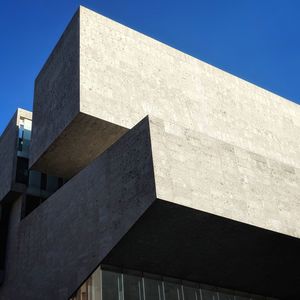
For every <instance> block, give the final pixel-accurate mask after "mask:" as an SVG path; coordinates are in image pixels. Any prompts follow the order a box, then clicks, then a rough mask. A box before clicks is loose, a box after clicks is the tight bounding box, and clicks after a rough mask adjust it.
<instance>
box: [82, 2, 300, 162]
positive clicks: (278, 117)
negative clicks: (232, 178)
mask: <svg viewBox="0 0 300 300" xmlns="http://www.w3.org/2000/svg"><path fill="white" fill-rule="evenodd" d="M80 110H81V111H82V112H85V113H87V114H91V115H93V116H96V117H99V118H101V119H103V120H107V121H110V122H112V123H115V124H118V125H122V126H124V127H127V128H131V127H132V126H133V125H134V124H136V123H137V122H138V121H139V120H140V119H142V118H143V117H144V116H145V115H148V114H149V115H152V116H154V117H157V118H160V119H163V120H166V121H168V122H170V123H173V124H176V125H178V126H181V127H184V128H187V129H189V130H192V131H195V132H202V133H205V134H207V135H209V136H211V137H213V138H216V139H219V140H221V141H224V142H227V143H230V144H232V145H233V146H237V147H240V148H243V149H245V150H247V151H251V152H254V153H257V154H259V155H263V156H265V157H269V158H270V159H276V160H278V161H280V162H283V163H286V164H290V165H294V166H295V167H298V168H299V167H300V143H299V139H300V106H299V105H297V104H295V103H292V102H290V101H287V100H286V99H284V98H282V97H279V96H277V95H275V94H272V93H270V92H268V91H266V90H264V89H261V88H259V87H257V86H255V85H253V84H250V83H248V82H246V81H244V80H242V79H239V78H237V77H235V76H233V75H231V74H228V73H226V72H223V71H221V70H219V69H217V68H215V67H213V66H210V65H208V64H206V63H204V62H202V61H200V60H198V59H195V58H193V57H191V56H189V55H187V54H184V53H182V52H180V51H178V50H175V49H173V48H171V47H168V46H166V45H164V44H162V43H160V42H158V41H155V40H153V39H151V38H149V37H147V36H145V35H142V34H140V33H138V32H136V31H134V30H132V29H130V28H127V27H125V26H123V25H120V24H118V23H116V22H114V21H112V20H109V19H107V18H105V17H103V16H101V15H99V14H97V13H95V12H92V11H90V10H88V9H85V8H81V9H80Z"/></svg>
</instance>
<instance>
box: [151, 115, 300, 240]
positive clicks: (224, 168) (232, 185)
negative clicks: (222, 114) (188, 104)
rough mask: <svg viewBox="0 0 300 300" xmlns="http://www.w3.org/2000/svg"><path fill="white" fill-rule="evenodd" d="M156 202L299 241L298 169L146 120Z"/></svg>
mask: <svg viewBox="0 0 300 300" xmlns="http://www.w3.org/2000/svg"><path fill="white" fill-rule="evenodd" d="M150 132H151V133H150V134H151V144H152V153H153V164H154V174H155V184H156V193H157V197H158V198H159V199H163V200H167V201H170V202H174V203H177V204H180V205H184V206H187V207H191V208H194V209H198V210H201V211H206V212H210V213H212V214H215V215H219V216H224V217H227V218H230V219H233V220H237V221H240V222H244V223H248V224H252V225H255V226H258V227H262V228H265V229H269V230H273V231H277V232H280V233H284V234H287V235H291V236H295V237H298V238H299V237H300V218H299V216H300V169H299V168H297V167H295V166H294V165H290V164H286V163H283V162H280V161H278V160H274V159H271V158H270V157H268V156H263V155H260V154H257V153H255V152H252V151H248V150H245V149H243V148H240V147H238V146H234V145H232V144H230V143H226V142H224V141H221V140H219V139H215V138H213V137H211V136H208V135H206V134H203V133H200V132H196V131H192V130H189V129H187V128H184V127H183V126H179V125H174V124H172V123H170V122H167V121H165V120H161V119H157V118H150Z"/></svg>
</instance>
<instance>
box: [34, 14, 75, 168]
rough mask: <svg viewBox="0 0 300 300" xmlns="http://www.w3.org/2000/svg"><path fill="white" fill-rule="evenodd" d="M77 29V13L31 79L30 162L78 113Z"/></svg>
mask: <svg viewBox="0 0 300 300" xmlns="http://www.w3.org/2000/svg"><path fill="white" fill-rule="evenodd" d="M78 30H79V20H78V14H75V16H74V17H73V19H72V20H71V22H70V24H69V25H68V27H67V29H66V30H65V32H64V34H63V35H62V37H61V39H60V40H59V42H58V43H57V45H56V47H55V48H54V50H53V52H52V54H51V55H50V56H49V58H48V60H47V61H46V63H45V65H44V66H43V68H42V70H41V71H40V73H39V75H38V77H37V78H36V80H35V90H34V105H33V119H34V120H33V122H34V124H33V129H32V143H31V149H30V157H29V159H30V161H31V163H34V162H36V159H37V158H38V157H40V156H42V157H43V153H44V151H46V150H47V149H48V147H49V145H50V144H51V143H52V142H53V141H54V140H55V139H56V138H57V137H58V133H61V132H62V131H63V130H64V129H65V128H66V127H67V126H68V125H69V124H70V122H71V121H72V120H73V119H74V118H75V117H76V116H77V114H78V111H79V102H78V99H79V32H78ZM73 146H75V145H73ZM76 146H77V145H76ZM66 155H67V154H66Z"/></svg>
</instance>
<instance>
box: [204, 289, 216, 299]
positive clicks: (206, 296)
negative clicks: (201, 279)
mask: <svg viewBox="0 0 300 300" xmlns="http://www.w3.org/2000/svg"><path fill="white" fill-rule="evenodd" d="M201 296H202V300H218V293H217V292H214V291H210V290H205V289H201Z"/></svg>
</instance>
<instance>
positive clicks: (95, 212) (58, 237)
mask: <svg viewBox="0 0 300 300" xmlns="http://www.w3.org/2000/svg"><path fill="white" fill-rule="evenodd" d="M155 198H156V195H155V187H154V177H153V165H152V156H151V146H150V137H149V126H148V121H147V120H144V121H143V122H141V123H140V124H138V125H137V126H136V127H135V128H134V129H132V130H131V131H130V132H128V133H127V134H126V135H124V136H123V137H122V138H121V139H120V140H119V141H118V142H117V143H115V144H114V145H113V146H112V147H111V148H110V149H109V150H107V151H106V152H105V153H103V154H102V155H101V156H100V157H99V158H97V159H96V160H95V161H94V162H93V163H91V164H90V165H89V166H88V167H87V168H85V169H84V170H82V171H81V172H80V173H79V174H78V175H77V176H75V177H73V178H72V179H71V180H70V181H69V182H68V183H66V184H65V185H64V186H63V187H62V188H61V189H60V190H58V191H57V192H56V193H55V194H53V195H52V196H51V197H50V198H48V199H47V200H46V202H44V203H43V204H42V205H40V206H39V207H38V208H37V209H35V210H34V211H33V212H32V213H31V214H30V215H28V216H27V217H26V218H25V219H23V220H22V221H21V222H20V223H19V221H15V220H18V214H19V209H18V207H17V206H15V208H14V209H13V214H12V216H13V220H14V222H17V224H14V225H11V227H10V232H11V235H10V238H9V241H8V243H9V245H10V247H9V251H8V258H7V267H6V280H5V282H4V285H3V286H2V287H0V297H1V299H30V300H34V299H37V300H40V299H44V300H47V299H51V300H52V299H57V300H59V299H64V300H65V299H67V298H68V297H69V296H70V295H71V293H72V292H74V291H75V290H76V289H77V288H78V286H80V284H81V283H82V282H83V281H84V280H85V279H86V277H87V276H88V275H89V274H90V273H91V272H92V271H93V269H94V268H95V267H96V266H97V264H98V263H99V262H100V261H101V260H102V259H103V258H104V257H105V256H106V254H107V253H108V252H109V251H110V250H111V248H112V247H113V246H114V245H115V244H116V243H117V242H118V241H119V240H120V238H121V237H122V236H123V235H124V234H125V233H126V232H127V231H128V230H129V228H130V227H131V226H132V225H133V224H134V223H135V222H136V221H137V219H138V218H139V217H140V216H141V215H142V214H143V212H144V211H145V210H146V209H147V208H148V207H149V206H150V205H151V203H152V202H153V201H154V200H155Z"/></svg>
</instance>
